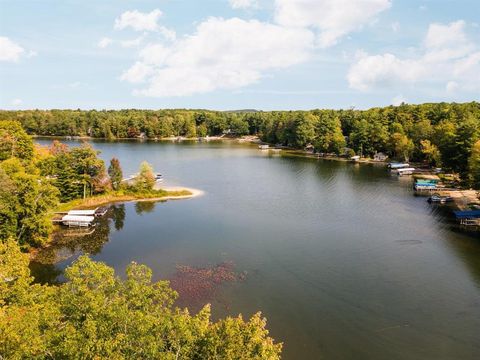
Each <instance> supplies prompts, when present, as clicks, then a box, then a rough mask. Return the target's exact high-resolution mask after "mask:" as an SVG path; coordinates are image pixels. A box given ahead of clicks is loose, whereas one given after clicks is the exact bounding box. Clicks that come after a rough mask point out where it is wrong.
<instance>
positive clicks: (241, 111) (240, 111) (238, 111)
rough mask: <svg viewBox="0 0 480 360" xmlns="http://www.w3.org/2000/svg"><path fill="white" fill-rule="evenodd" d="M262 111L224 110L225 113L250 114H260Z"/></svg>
mask: <svg viewBox="0 0 480 360" xmlns="http://www.w3.org/2000/svg"><path fill="white" fill-rule="evenodd" d="M261 111H262V110H255V109H241V110H225V111H224V112H226V113H252V112H261Z"/></svg>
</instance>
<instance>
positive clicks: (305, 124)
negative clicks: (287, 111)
mask: <svg viewBox="0 0 480 360" xmlns="http://www.w3.org/2000/svg"><path fill="white" fill-rule="evenodd" d="M317 122H318V117H317V116H315V115H312V114H304V113H303V112H301V113H298V114H297V116H296V118H295V122H294V128H293V144H294V145H295V146H296V147H300V148H302V147H304V146H305V145H307V144H309V143H311V142H312V141H313V140H314V139H315V124H316V123H317Z"/></svg>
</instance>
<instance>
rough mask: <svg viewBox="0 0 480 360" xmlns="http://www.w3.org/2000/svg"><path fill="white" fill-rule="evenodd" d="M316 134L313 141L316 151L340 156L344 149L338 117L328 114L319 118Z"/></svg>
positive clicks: (344, 143)
mask: <svg viewBox="0 0 480 360" xmlns="http://www.w3.org/2000/svg"><path fill="white" fill-rule="evenodd" d="M316 133H317V134H318V136H317V138H316V139H315V141H314V145H315V149H316V150H318V151H320V152H327V153H336V154H340V153H341V152H342V150H343V149H344V148H345V145H346V142H345V137H344V136H343V133H342V128H341V125H340V119H339V118H338V117H336V116H331V115H330V114H327V115H325V114H324V115H323V116H321V117H320V119H319V121H318V122H317V126H316Z"/></svg>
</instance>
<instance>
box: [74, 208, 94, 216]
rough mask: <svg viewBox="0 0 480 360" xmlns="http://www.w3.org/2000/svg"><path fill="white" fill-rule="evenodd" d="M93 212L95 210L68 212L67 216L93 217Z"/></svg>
mask: <svg viewBox="0 0 480 360" xmlns="http://www.w3.org/2000/svg"><path fill="white" fill-rule="evenodd" d="M95 211H97V209H92V210H70V211H69V212H68V215H79V216H88V215H95Z"/></svg>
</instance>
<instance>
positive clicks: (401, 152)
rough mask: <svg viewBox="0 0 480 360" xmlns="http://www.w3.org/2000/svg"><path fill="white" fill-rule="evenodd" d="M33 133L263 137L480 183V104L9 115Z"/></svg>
mask: <svg viewBox="0 0 480 360" xmlns="http://www.w3.org/2000/svg"><path fill="white" fill-rule="evenodd" d="M0 119H9V120H18V121H19V122H20V123H21V124H22V126H23V127H24V129H25V130H26V131H27V132H28V133H29V134H36V135H57V136H92V137H96V138H107V139H115V138H120V139H121V138H136V137H146V138H164V137H170V136H185V137H204V136H207V135H209V136H218V135H221V134H231V135H236V136H241V135H258V136H259V137H260V138H261V139H262V140H263V141H266V142H268V143H272V144H280V145H284V146H290V147H294V148H303V147H305V146H307V145H309V144H311V145H313V146H314V147H315V151H317V152H321V153H336V154H338V155H353V154H358V155H361V156H364V157H372V156H374V154H375V153H377V152H383V153H385V154H386V155H388V156H389V157H390V158H391V159H397V160H409V161H415V162H423V163H425V164H426V165H430V166H437V167H440V166H441V167H443V168H445V169H447V170H449V171H453V172H457V173H459V174H460V175H461V176H462V178H463V179H464V180H465V181H466V182H470V183H473V182H474V181H475V180H474V179H473V175H472V174H473V173H474V171H473V169H472V168H471V163H472V160H471V155H472V151H473V146H474V144H475V143H476V142H477V141H478V140H479V139H480V103H478V102H471V103H465V104H457V103H436V104H422V105H407V104H402V105H400V106H389V107H385V108H372V109H369V110H354V109H350V110H312V111H271V112H218V111H201V110H158V111H153V110H120V111H96V110H91V111H81V110H49V111H41V110H32V111H2V112H0Z"/></svg>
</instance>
